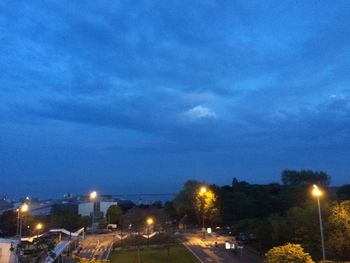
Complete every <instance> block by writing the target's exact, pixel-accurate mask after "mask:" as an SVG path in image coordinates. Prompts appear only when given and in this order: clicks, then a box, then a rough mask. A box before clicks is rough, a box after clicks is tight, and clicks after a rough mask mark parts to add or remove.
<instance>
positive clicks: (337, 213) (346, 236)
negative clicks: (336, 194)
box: [327, 200, 350, 260]
mask: <svg viewBox="0 0 350 263" xmlns="http://www.w3.org/2000/svg"><path fill="white" fill-rule="evenodd" d="M328 224H329V225H328V227H329V230H328V233H329V235H328V238H327V248H329V250H330V253H331V254H332V256H333V257H334V258H335V259H338V260H346V259H349V258H350V200H349V201H343V202H341V203H336V204H334V205H333V206H332V209H331V215H330V216H329V219H328Z"/></svg>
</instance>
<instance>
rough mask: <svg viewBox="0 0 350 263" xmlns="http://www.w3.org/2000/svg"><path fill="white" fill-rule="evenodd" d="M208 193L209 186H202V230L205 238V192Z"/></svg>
mask: <svg viewBox="0 0 350 263" xmlns="http://www.w3.org/2000/svg"><path fill="white" fill-rule="evenodd" d="M206 193H207V188H206V187H205V186H202V187H201V189H200V190H199V196H200V197H201V214H202V232H203V239H204V238H205V225H204V205H205V203H204V198H205V194H206Z"/></svg>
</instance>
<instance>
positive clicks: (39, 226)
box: [35, 223, 43, 230]
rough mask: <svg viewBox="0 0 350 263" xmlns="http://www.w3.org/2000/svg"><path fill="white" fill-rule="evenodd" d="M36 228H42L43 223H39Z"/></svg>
mask: <svg viewBox="0 0 350 263" xmlns="http://www.w3.org/2000/svg"><path fill="white" fill-rule="evenodd" d="M35 228H36V229H37V230H41V229H43V224H41V223H38V224H37V225H36V227H35Z"/></svg>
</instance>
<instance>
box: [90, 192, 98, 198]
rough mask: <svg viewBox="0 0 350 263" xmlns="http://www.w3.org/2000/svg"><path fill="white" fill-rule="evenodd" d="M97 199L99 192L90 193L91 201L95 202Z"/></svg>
mask: <svg viewBox="0 0 350 263" xmlns="http://www.w3.org/2000/svg"><path fill="white" fill-rule="evenodd" d="M96 197H97V192H96V191H93V192H91V193H90V199H91V200H95V199H96Z"/></svg>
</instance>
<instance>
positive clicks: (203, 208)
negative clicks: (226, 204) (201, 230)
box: [193, 187, 219, 222]
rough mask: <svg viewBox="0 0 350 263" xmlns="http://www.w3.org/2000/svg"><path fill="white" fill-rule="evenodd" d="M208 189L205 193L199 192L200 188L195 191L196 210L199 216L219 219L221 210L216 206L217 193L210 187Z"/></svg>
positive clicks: (207, 219) (209, 219)
mask: <svg viewBox="0 0 350 263" xmlns="http://www.w3.org/2000/svg"><path fill="white" fill-rule="evenodd" d="M206 189H207V190H206V192H205V193H201V192H200V193H198V189H196V190H197V191H195V192H194V193H193V195H194V198H195V211H196V213H197V216H198V218H202V216H204V219H205V220H206V221H210V222H213V221H217V220H219V218H218V215H219V210H218V208H217V207H216V194H215V193H214V191H213V190H211V189H209V188H208V187H207V188H206Z"/></svg>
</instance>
